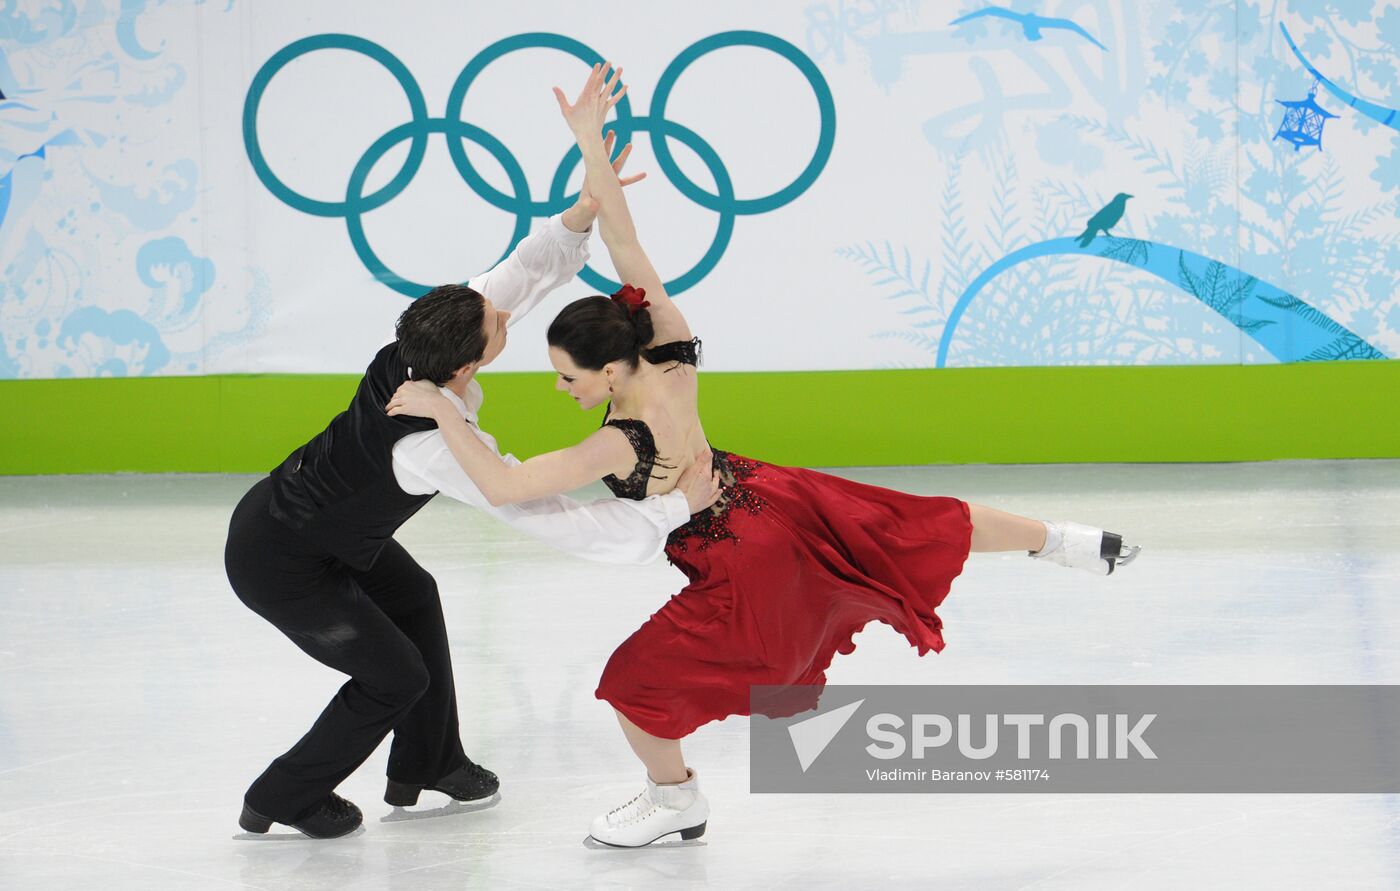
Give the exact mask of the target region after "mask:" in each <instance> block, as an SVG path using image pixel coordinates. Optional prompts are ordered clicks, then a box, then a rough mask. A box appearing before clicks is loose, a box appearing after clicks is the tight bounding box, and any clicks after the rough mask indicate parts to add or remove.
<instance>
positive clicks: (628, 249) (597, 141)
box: [554, 62, 691, 346]
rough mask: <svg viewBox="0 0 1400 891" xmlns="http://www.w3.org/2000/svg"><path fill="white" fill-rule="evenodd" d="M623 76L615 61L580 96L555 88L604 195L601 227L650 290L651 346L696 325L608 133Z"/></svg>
mask: <svg viewBox="0 0 1400 891" xmlns="http://www.w3.org/2000/svg"><path fill="white" fill-rule="evenodd" d="M621 80H622V69H621V68H617V69H614V68H613V67H612V63H611V62H606V63H604V64H602V65H594V66H593V70H592V71H591V72H590V73H589V75H588V80H587V81H586V82H585V83H584V85H583V90H582V92H580V93H579V97H578V100H577V101H575V102H574V103H573V104H572V105H571V104H569V101H568V100H567V99H566V98H565V97H564V92H563V90H560V89H559V88H558V87H555V88H554V98H555V99H556V100H558V102H559V111H560V112H561V113H562V114H563V115H564V120H565V121H566V122H567V123H568V125H569V129H570V130H571V131H573V134H574V139H575V140H576V141H577V142H578V147H579V151H580V152H582V154H583V163H584V181H585V188H586V189H588V190H589V191H590V192H591V193H592V195H593V197H594V198H595V199H597V201H598V222H599V231H600V234H601V235H602V237H603V244H604V245H606V246H607V249H608V254H609V255H610V256H611V257H612V261H613V267H614V268H615V269H616V270H617V274H618V276H619V277H621V279H622V281H623V282H624V283H625V284H630V285H633V286H634V287H638V288H643V289H645V290H646V292H647V300H648V301H649V302H650V303H651V319H652V324H653V326H654V329H655V337H654V338H653V340H652V343H650V344H647V346H653V345H655V344H658V343H668V342H670V341H674V340H689V339H690V336H691V335H690V326H689V325H687V324H686V321H685V316H683V315H682V314H681V311H680V309H679V308H677V306H676V304H675V303H674V302H673V301H672V300H671V298H670V297H669V296H668V295H667V294H666V288H665V287H664V286H663V285H662V283H661V277H660V276H659V275H657V273H656V269H655V268H654V267H653V266H652V265H651V260H650V259H649V258H648V257H647V255H646V252H645V251H644V250H642V246H641V243H640V241H639V240H638V239H637V227H636V226H635V225H634V224H633V222H632V213H631V211H630V210H629V209H628V207H627V197H626V196H625V195H623V193H622V183H621V182H620V181H619V180H618V177H617V174H616V172H614V170H613V162H612V160H611V158H610V153H609V149H608V143H609V142H610V141H611V134H609V137H608V140H607V141H605V140H604V137H603V121H604V120H605V119H606V118H607V116H608V112H609V111H611V110H612V107H613V106H614V105H616V104H617V101H618V100H619V99H621V98H622V97H623V95H625V94H626V92H627V87H626V86H622V87H621V88H619V84H621Z"/></svg>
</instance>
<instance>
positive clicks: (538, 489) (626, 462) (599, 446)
mask: <svg viewBox="0 0 1400 891" xmlns="http://www.w3.org/2000/svg"><path fill="white" fill-rule="evenodd" d="M388 413H389V414H391V415H413V416H415V417H420V418H432V419H433V420H434V421H436V422H437V425H438V429H439V430H440V431H442V438H443V441H444V442H446V443H447V447H448V448H449V449H450V450H451V451H452V456H453V457H454V458H456V459H457V463H458V464H460V465H461V466H462V469H463V470H464V471H466V474H467V476H469V477H471V479H472V482H474V483H476V486H477V488H478V489H480V490H481V494H482V495H484V496H485V497H486V500H487V501H488V502H489V503H490V504H492V505H493V506H499V505H502V504H517V503H519V502H522V501H530V500H532V499H535V498H543V497H545V496H548V495H559V494H562V493H564V492H572V491H573V490H574V489H577V488H578V487H579V486H582V485H584V484H586V483H591V482H593V481H594V480H597V479H602V478H603V477H605V476H607V475H608V474H611V473H619V472H621V473H624V474H625V473H626V472H627V471H628V470H629V469H630V468H631V467H632V466H633V465H634V464H635V463H636V459H637V458H636V453H635V452H634V451H633V450H632V445H631V443H629V442H628V441H627V437H626V436H625V435H624V434H623V433H622V431H621V430H618V429H617V428H615V427H604V428H603V429H601V430H598V431H597V432H596V433H594V434H593V435H591V436H589V437H588V438H587V439H585V440H584V441H583V442H580V443H578V444H577V445H573V446H570V447H569V448H567V449H559V450H558V451H554V452H546V453H545V454H543V455H536V456H535V457H533V458H531V459H530V460H528V461H525V462H524V463H522V464H515V465H510V464H507V463H506V462H505V461H503V460H502V459H501V456H500V455H498V454H496V452H495V451H493V450H492V449H490V448H489V447H487V445H486V443H484V442H482V441H481V440H480V439H479V438H478V437H477V436H476V434H474V433H473V432H472V431H471V427H470V426H469V425H468V423H467V421H466V420H465V419H464V418H463V417H462V416H461V415H459V414H457V410H456V409H455V408H454V407H453V406H452V403H450V402H448V401H447V399H446V398H445V397H444V396H443V395H442V394H441V393H439V392H438V388H437V386H436V385H435V384H433V383H431V382H430V381H410V382H408V383H405V384H403V385H402V386H400V387H399V389H398V390H397V391H396V392H395V393H394V396H393V398H392V399H390V401H389V405H388Z"/></svg>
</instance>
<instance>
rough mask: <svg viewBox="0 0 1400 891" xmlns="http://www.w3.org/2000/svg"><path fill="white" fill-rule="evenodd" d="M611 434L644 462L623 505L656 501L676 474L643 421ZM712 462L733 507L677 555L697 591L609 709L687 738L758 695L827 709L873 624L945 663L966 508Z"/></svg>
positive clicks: (639, 655)
mask: <svg viewBox="0 0 1400 891" xmlns="http://www.w3.org/2000/svg"><path fill="white" fill-rule="evenodd" d="M668 346H672V345H668ZM675 346H681V347H687V346H690V345H689V344H680V345H675ZM654 355H655V352H653V356H654ZM692 357H693V351H692V352H691V353H689V354H688V355H687V354H685V353H682V354H681V361H686V360H687V359H688V360H689V363H690V364H694V359H693V358H692ZM607 424H609V425H611V426H615V427H618V428H619V429H621V430H622V431H623V432H624V433H625V434H626V435H627V437H628V439H629V440H630V441H631V442H632V446H633V448H634V449H636V451H637V459H638V460H637V469H636V471H635V472H634V473H633V474H632V475H631V476H630V477H628V479H626V480H618V479H617V478H616V477H609V478H607V479H606V480H604V482H605V483H607V485H608V487H609V488H610V489H612V490H613V492H614V494H616V495H618V496H619V497H625V498H641V497H644V496H645V494H646V485H647V480H648V478H649V477H650V476H651V475H652V472H653V468H654V467H657V466H663V467H664V465H658V464H657V456H656V445H655V441H654V439H653V438H652V435H651V431H650V429H649V428H648V427H647V426H646V424H645V423H643V422H642V421H639V420H635V419H617V420H610V421H608V422H607ZM714 454H715V466H716V467H717V468H719V469H720V471H721V479H722V480H723V484H724V485H723V490H722V493H721V498H720V503H719V504H716V505H715V506H714V507H712V508H710V509H709V510H707V511H704V512H702V513H699V514H696V515H695V516H694V517H692V518H691V520H690V522H689V523H687V524H686V525H684V526H682V527H680V528H679V529H677V530H675V531H674V532H672V533H671V536H670V538H669V540H668V541H667V544H666V556H667V558H668V559H669V560H670V562H671V563H672V564H673V565H674V566H676V568H678V569H679V570H680V571H681V572H683V573H685V575H686V578H688V579H689V580H690V583H689V584H688V585H686V586H685V587H684V588H682V589H681V591H680V592H679V593H678V594H676V595H675V596H674V597H672V598H671V599H670V600H669V601H668V602H667V603H666V604H665V605H664V606H663V607H661V609H659V610H657V612H656V613H655V614H653V615H652V617H651V618H650V619H648V620H647V621H646V622H645V623H644V624H643V625H642V627H641V628H639V629H637V631H636V632H635V633H634V634H633V635H632V636H631V637H629V638H628V639H627V640H626V641H624V642H623V644H622V646H620V647H618V648H617V650H616V651H615V652H614V653H613V655H612V658H611V659H609V660H608V664H607V667H606V668H604V669H603V677H602V680H601V681H600V683H599V685H598V690H597V692H596V694H595V695H597V697H598V698H599V699H603V700H606V701H607V702H609V703H611V704H612V706H613V707H614V708H616V709H617V710H618V711H620V712H622V713H623V714H624V715H626V716H627V717H628V719H629V720H631V721H632V723H633V724H636V725H637V726H638V727H640V728H642V729H643V730H645V731H646V732H647V733H650V734H652V735H653V736H659V737H664V738H667V739H679V738H681V737H683V736H686V735H688V734H689V733H691V732H692V731H693V730H695V729H696V728H697V727H699V726H700V725H702V724H706V723H708V722H710V721H717V720H720V719H721V718H725V717H728V716H729V715H747V714H750V713H751V711H750V701H749V695H750V691H749V688H750V686H751V685H789V684H791V685H807V686H810V687H811V688H812V694H813V695H812V697H811V701H812V702H813V703H814V702H815V694H816V693H818V692H819V691H820V688H821V686H822V685H824V684H825V683H826V670H827V668H828V667H829V666H830V665H831V660H832V658H833V657H834V656H835V654H836V653H850V652H851V651H853V650H854V649H855V644H854V643H852V641H851V638H852V637H853V636H854V635H855V633H856V632H857V631H860V630H861V629H862V628H864V627H865V625H866V624H867V623H868V622H870V621H872V620H879V621H881V622H884V623H885V624H887V625H890V626H891V627H893V628H894V629H895V630H896V631H898V632H900V633H901V634H903V635H904V636H905V637H906V638H908V639H909V642H910V644H912V645H913V646H915V647H917V648H918V650H919V655H923V654H924V653H927V652H928V651H929V650H934V651H935V652H936V651H938V650H941V649H943V635H942V633H941V629H942V626H943V623H942V622H941V621H940V620H939V618H938V615H937V613H935V612H934V610H935V608H936V607H937V606H938V605H939V604H940V603H942V602H943V598H944V597H946V596H947V594H948V588H949V586H950V585H951V584H952V581H953V579H954V578H956V577H957V576H958V574H959V573H961V572H962V567H963V562H964V561H965V560H966V559H967V554H968V550H969V547H970V546H971V542H972V523H971V520H970V519H969V516H968V509H967V505H966V504H965V503H964V502H962V501H959V500H958V499H956V498H941V497H924V496H919V495H909V494H906V493H904V492H896V491H893V490H890V489H883V488H880V487H878V486H870V485H865V484H863V483H857V482H852V481H850V480H846V479H841V478H840V477H834V476H830V475H828V474H824V473H818V472H816V471H812V470H804V469H801V468H794V467H780V466H778V465H775V464H765V463H763V462H760V461H755V460H752V459H749V458H743V457H740V456H738V455H733V454H729V453H727V452H721V451H718V450H716V451H715V453H714ZM789 704H790V703H789ZM795 710H796V709H793V708H788V709H786V710H785V713H787V714H791V713H792V712H793V711H795Z"/></svg>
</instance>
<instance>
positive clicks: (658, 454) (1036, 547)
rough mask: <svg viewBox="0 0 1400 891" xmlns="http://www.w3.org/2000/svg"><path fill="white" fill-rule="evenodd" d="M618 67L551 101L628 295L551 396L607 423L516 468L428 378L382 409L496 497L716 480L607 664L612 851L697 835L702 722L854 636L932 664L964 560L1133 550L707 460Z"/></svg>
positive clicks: (992, 516)
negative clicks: (890, 636) (622, 178)
mask: <svg viewBox="0 0 1400 891" xmlns="http://www.w3.org/2000/svg"><path fill="white" fill-rule="evenodd" d="M610 69H611V64H610V63H609V64H607V65H601V66H595V67H594V69H593V71H592V73H591V74H590V76H589V78H588V80H587V82H586V83H585V84H584V88H583V91H582V93H581V94H580V95H579V97H578V100H577V101H576V102H574V103H573V104H572V105H571V104H569V102H568V101H567V100H566V99H565V97H564V94H563V93H562V92H561V91H560V90H559V89H558V88H556V89H555V91H554V92H555V97H556V99H557V100H558V102H559V109H560V111H561V112H562V113H563V115H564V119H565V120H566V121H567V122H568V124H569V127H570V129H571V130H572V131H573V133H574V136H575V138H576V139H577V141H578V145H579V148H580V149H581V150H582V152H583V159H584V162H585V164H586V178H587V184H588V188H589V190H590V191H591V192H592V194H593V195H594V196H595V198H596V199H597V200H598V202H599V203H600V205H601V207H600V211H599V223H600V233H601V235H602V238H603V242H604V244H606V246H607V248H608V252H609V253H610V254H611V256H612V261H613V264H614V266H615V267H616V269H617V272H618V274H619V276H621V278H622V279H623V280H624V281H627V282H631V283H632V285H631V286H624V287H623V288H622V290H621V291H619V292H618V293H617V294H615V295H613V297H612V298H611V299H610V298H608V297H603V296H595V297H586V298H584V299H582V300H578V301H575V302H574V303H572V304H570V305H569V306H568V307H566V308H565V309H564V310H563V312H561V313H560V314H559V315H558V317H556V318H555V320H554V322H553V323H552V324H551V326H550V328H549V333H548V340H549V355H550V361H551V362H552V363H553V365H554V368H555V370H556V371H558V373H559V379H558V382H557V384H556V388H557V389H559V390H561V391H564V392H567V393H568V394H569V395H570V396H571V397H572V398H573V399H574V401H575V402H577V403H579V406H580V407H581V408H583V409H590V408H593V407H595V406H597V405H599V404H601V403H603V402H604V401H605V400H609V399H611V405H610V407H609V410H608V414H607V417H606V419H605V421H604V424H603V427H602V428H601V429H600V430H598V431H597V432H596V433H594V434H593V435H591V436H589V437H588V438H587V439H585V440H584V441H583V442H580V443H579V444H577V445H575V446H572V447H570V448H567V449H562V450H560V451H556V452H550V453H548V454H544V455H539V456H537V457H534V458H531V459H530V460H528V461H526V462H524V463H523V464H520V465H517V466H514V467H510V466H507V465H506V464H504V463H502V461H501V459H500V458H499V457H498V456H496V455H495V454H493V453H492V452H491V451H490V450H489V449H487V448H486V447H485V446H484V445H482V444H481V442H480V440H478V439H477V438H476V437H475V436H473V435H472V434H471V432H470V431H469V429H468V427H467V425H466V423H464V422H463V420H462V418H461V416H460V415H459V414H458V413H457V412H455V411H454V410H453V409H452V406H451V405H450V404H448V402H447V400H446V399H444V398H443V397H442V396H441V395H440V394H439V393H438V392H437V389H436V388H434V387H432V386H431V385H425V384H422V383H406V384H404V385H403V386H402V387H400V388H399V390H398V392H397V393H396V394H395V395H394V397H393V398H392V399H391V401H390V402H389V404H388V411H389V414H391V415H396V414H409V415H415V416H419V417H427V418H432V419H434V420H436V421H437V423H438V425H439V427H440V428H441V429H442V432H443V436H444V438H445V439H446V441H447V443H448V444H449V446H450V448H451V450H452V453H453V455H454V456H455V457H456V458H457V460H458V461H459V462H460V463H461V465H462V467H463V469H464V470H466V472H467V474H468V475H469V476H470V477H471V478H472V479H473V481H475V482H476V484H477V485H478V486H479V487H480V489H481V491H482V492H483V494H484V495H485V496H486V497H487V498H488V499H489V500H490V501H491V502H492V503H493V504H507V503H514V502H517V501H526V500H529V499H532V498H539V497H542V496H545V495H551V494H554V493H559V492H568V491H570V490H572V489H575V488H577V487H578V486H581V485H584V484H585V483H588V482H590V481H592V480H596V479H598V478H600V477H601V478H602V479H603V481H604V483H606V484H607V486H608V487H609V488H610V489H611V490H612V491H613V493H614V494H615V495H617V496H618V497H620V498H634V499H635V498H644V497H646V496H647V495H650V494H656V493H661V492H666V491H668V490H670V489H671V488H672V487H673V486H674V484H675V481H676V479H677V477H678V475H679V474H681V473H683V472H684V471H685V470H686V468H688V467H689V466H690V465H691V464H692V463H694V462H695V461H697V460H699V461H711V462H712V463H713V466H714V467H715V468H716V469H717V470H718V471H719V472H720V475H721V480H722V491H721V496H720V500H719V502H718V503H717V504H715V505H714V506H713V507H712V508H709V509H707V510H705V511H702V512H701V513H699V514H696V515H695V516H693V517H692V518H691V520H690V522H689V523H688V524H686V525H684V526H682V527H680V528H679V529H676V530H675V531H674V532H672V533H671V535H670V538H669V540H668V543H667V547H666V555H667V557H668V558H669V559H670V561H671V563H673V564H674V565H675V566H676V567H677V568H678V569H680V570H681V571H682V572H683V573H685V575H686V577H687V578H688V579H689V584H688V585H686V586H685V587H684V588H683V589H682V590H681V591H680V593H679V594H677V595H675V596H674V597H672V598H671V600H670V601H669V602H668V603H666V604H665V605H664V606H663V607H662V608H661V609H660V610H658V611H657V612H656V614H655V615H653V616H652V617H651V618H650V619H648V620H647V621H646V622H645V623H644V624H643V625H642V627H641V628H640V629H638V630H637V632H636V633H635V634H633V635H632V636H631V637H630V638H628V639H627V640H626V641H625V642H623V644H622V646H620V647H619V648H618V649H617V651H616V652H614V653H613V655H612V658H611V659H610V660H609V661H608V664H607V667H606V668H605V669H604V670H603V677H602V680H601V682H600V684H599V686H598V690H597V694H596V695H597V696H598V698H600V699H603V700H606V701H607V702H609V703H610V704H611V705H612V706H613V708H614V709H615V710H616V712H617V719H618V722H619V723H620V724H621V725H622V732H623V734H624V735H625V736H626V737H627V741H628V743H630V744H631V746H632V750H633V751H634V752H635V753H636V755H637V757H638V758H640V759H641V761H642V763H643V764H644V765H645V766H646V770H647V778H646V788H644V789H643V790H642V792H641V793H639V794H638V795H637V796H636V797H634V798H633V799H632V800H631V801H629V802H627V803H626V804H624V805H622V806H621V807H619V808H617V809H615V810H613V811H611V812H610V813H607V814H604V815H602V816H599V817H598V818H597V819H595V820H594V821H593V824H592V827H591V829H590V832H591V835H592V837H593V838H594V839H596V840H597V841H599V842H603V843H605V844H609V845H617V846H623V847H638V846H642V845H647V844H650V843H651V842H653V841H656V840H658V839H660V838H662V837H664V836H668V835H672V834H675V833H679V834H680V836H681V837H682V838H684V839H691V838H696V837H699V836H700V835H702V834H703V833H704V831H705V824H706V820H707V819H708V816H709V805H708V803H707V802H706V800H705V797H704V795H703V794H701V792H700V790H699V787H698V784H697V781H696V777H695V773H694V771H692V770H690V769H689V768H687V767H686V765H685V761H684V759H683V758H682V756H681V745H680V740H681V739H682V738H683V737H685V736H687V735H689V734H690V733H691V732H693V731H694V730H695V729H696V728H697V727H699V726H701V725H702V724H705V723H708V722H710V721H715V720H720V719H722V718H725V717H727V716H729V715H747V714H750V702H749V688H750V686H751V685H809V686H811V687H812V694H813V695H812V697H811V701H812V702H814V701H815V698H816V693H817V692H818V691H819V690H820V687H821V685H823V684H824V683H825V680H826V674H825V673H826V669H827V667H828V666H829V665H830V664H831V660H832V657H833V656H834V655H835V654H836V653H849V652H851V651H852V650H853V649H854V646H853V644H852V642H851V638H852V636H853V635H854V634H855V633H856V632H857V631H860V630H861V629H862V628H863V627H864V626H865V625H866V624H867V623H868V622H870V621H872V620H876V619H878V620H879V621H882V622H884V623H886V624H888V625H890V626H892V627H894V628H895V629H896V630H897V631H899V632H901V633H902V634H903V635H904V636H905V637H906V638H908V640H909V642H910V643H911V644H912V645H913V646H915V647H917V648H918V650H919V653H920V655H922V654H924V653H926V652H928V651H929V650H934V651H937V650H941V649H942V648H943V637H942V635H941V633H940V629H941V626H942V623H941V621H940V620H939V618H938V616H937V614H936V613H935V611H934V610H935V608H936V607H937V606H938V605H939V603H941V602H942V600H943V598H944V597H945V596H946V595H947V593H948V588H949V585H950V584H951V582H952V580H953V579H954V578H956V577H957V575H958V574H959V573H960V572H961V571H962V567H963V562H964V560H966V558H967V554H968V552H969V551H1013V550H1024V551H1028V552H1030V555H1031V556H1032V557H1036V558H1041V559H1047V560H1050V561H1052V562H1055V563H1059V564H1061V565H1064V566H1072V567H1080V568H1084V569H1087V570H1090V571H1092V572H1096V573H1098V574H1101V575H1107V574H1109V573H1110V572H1112V571H1113V569H1114V567H1115V565H1122V564H1125V563H1127V562H1129V561H1130V560H1132V559H1133V558H1134V557H1135V556H1136V555H1137V550H1138V549H1137V548H1127V549H1125V548H1124V547H1123V544H1122V539H1121V537H1119V536H1117V535H1112V534H1109V533H1105V532H1103V531H1102V530H1100V529H1094V528H1091V527H1088V526H1081V525H1078V524H1074V523H1045V522H1042V521H1040V520H1033V519H1029V518H1026V517H1019V516H1015V515H1012V514H1008V513H1003V512H1002V511H998V510H994V509H992V508H989V507H984V506H981V505H977V504H967V503H964V502H962V501H959V500H958V499H955V498H929V497H920V496H916V495H908V494H905V493H903V492H895V491H891V490H888V489H882V488H878V487H875V486H868V485H863V484H861V483H856V482H851V481H849V480H845V479H841V478H838V477H834V476H828V475H826V474H822V473H817V472H814V471H811V470H804V469H800V468H789V467H779V466H777V465H773V464H767V463H765V462H761V461H756V460H753V459H750V458H744V457H740V456H738V455H735V454H731V453H727V452H722V451H718V450H716V451H714V452H713V453H712V454H711V453H710V451H709V446H708V443H707V440H706V438H705V432H704V429H703V427H702V426H701V423H700V417H699V414H698V412H697V408H696V402H697V373H696V366H697V364H698V361H697V360H698V354H699V340H698V339H692V337H691V332H690V328H689V327H688V326H687V325H686V321H685V318H684V317H683V316H682V315H681V312H680V310H679V309H677V307H676V305H675V304H674V303H673V302H671V300H670V299H669V298H668V297H667V296H666V290H665V288H664V287H663V286H662V283H661V279H660V278H659V277H658V276H657V274H656V271H655V269H653V268H652V264H651V262H650V261H649V260H648V259H647V255H646V253H645V252H644V251H643V250H642V248H641V245H640V244H639V243H638V241H637V233H636V230H635V228H634V226H633V224H632V218H631V215H630V213H629V212H628V208H627V202H626V199H625V198H624V197H623V193H622V189H621V187H620V185H619V183H618V179H617V176H616V174H615V173H614V172H613V169H612V167H611V164H610V161H609V158H608V152H607V151H606V149H605V148H604V139H603V136H602V127H603V121H604V118H605V117H606V115H607V113H608V110H609V109H610V108H612V106H613V104H614V103H616V102H617V100H618V99H620V98H621V97H622V95H623V94H624V93H625V92H626V88H625V87H623V88H621V89H620V90H619V89H618V84H619V82H620V77H621V73H622V70H621V69H620V68H619V69H617V70H615V71H610ZM790 705H791V704H790V703H789V706H790ZM792 711H793V710H792V709H791V708H788V710H787V711H785V712H783V713H784V714H791V713H792Z"/></svg>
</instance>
